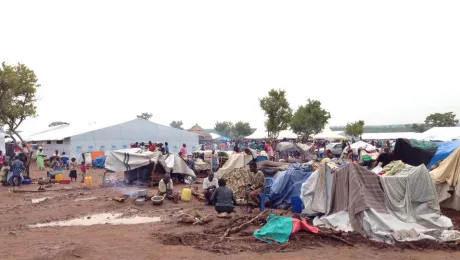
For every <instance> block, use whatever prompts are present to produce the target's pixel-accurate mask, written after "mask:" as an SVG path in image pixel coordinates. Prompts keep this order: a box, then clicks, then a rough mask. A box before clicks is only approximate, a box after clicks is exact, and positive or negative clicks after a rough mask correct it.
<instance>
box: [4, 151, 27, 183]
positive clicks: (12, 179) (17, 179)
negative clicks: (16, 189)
mask: <svg viewBox="0 0 460 260" xmlns="http://www.w3.org/2000/svg"><path fill="white" fill-rule="evenodd" d="M25 169H26V167H25V166H24V163H23V162H22V161H21V160H19V156H17V155H16V156H15V157H14V161H13V162H12V163H11V167H10V172H9V174H8V182H9V183H10V184H13V185H15V186H19V185H20V184H21V180H22V178H21V173H22V172H24V171H25Z"/></svg>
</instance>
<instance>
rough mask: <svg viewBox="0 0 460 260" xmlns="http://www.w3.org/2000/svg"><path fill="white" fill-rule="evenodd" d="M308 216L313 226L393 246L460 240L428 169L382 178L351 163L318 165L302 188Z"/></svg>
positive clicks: (406, 170) (412, 168) (406, 168)
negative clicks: (443, 207) (399, 242)
mask: <svg viewBox="0 0 460 260" xmlns="http://www.w3.org/2000/svg"><path fill="white" fill-rule="evenodd" d="M301 199H302V201H303V203H304V205H305V209H304V211H303V212H302V213H303V214H304V215H307V216H311V217H315V219H314V220H313V224H314V225H315V226H324V227H328V228H332V229H335V230H341V231H345V232H348V231H355V232H359V233H361V234H363V235H364V236H366V237H369V238H370V239H372V240H376V241H380V242H387V243H393V242H394V241H414V240H421V239H430V240H438V241H442V242H446V241H456V240H459V239H460V232H458V231H456V230H453V224H452V221H451V220H450V219H449V218H447V217H446V216H442V215H441V212H440V206H439V201H438V198H437V194H436V188H435V185H434V183H433V181H432V180H431V177H430V175H429V173H428V170H427V168H426V167H425V165H423V164H421V165H419V166H411V165H405V166H404V168H400V169H399V170H397V171H394V172H392V174H391V175H382V176H378V175H377V174H375V173H374V172H372V171H369V170H367V169H366V168H363V167H361V166H359V165H358V164H355V163H351V164H348V165H346V166H344V167H341V168H333V167H330V166H329V165H328V164H327V163H324V164H322V165H320V167H319V169H318V170H317V171H315V172H314V173H313V174H312V175H311V176H310V178H309V179H308V180H307V181H306V182H305V183H304V184H303V185H302V190H301Z"/></svg>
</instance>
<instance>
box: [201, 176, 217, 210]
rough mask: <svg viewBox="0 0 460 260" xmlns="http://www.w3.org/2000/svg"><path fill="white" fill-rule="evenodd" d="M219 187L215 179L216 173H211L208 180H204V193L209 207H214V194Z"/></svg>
mask: <svg viewBox="0 0 460 260" xmlns="http://www.w3.org/2000/svg"><path fill="white" fill-rule="evenodd" d="M217 187H219V183H218V182H217V179H216V178H214V173H213V172H210V173H209V174H208V178H205V179H204V180H203V192H204V197H205V198H206V201H207V203H208V205H212V200H211V198H212V194H213V193H214V190H215V189H216V188H217Z"/></svg>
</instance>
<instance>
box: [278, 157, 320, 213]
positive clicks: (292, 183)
mask: <svg viewBox="0 0 460 260" xmlns="http://www.w3.org/2000/svg"><path fill="white" fill-rule="evenodd" d="M310 175H311V171H307V170H306V168H304V167H302V165H301V164H293V165H292V166H291V167H290V168H289V169H288V170H287V171H283V172H278V173H277V174H276V176H275V177H274V182H273V185H272V188H271V190H270V202H271V205H272V206H274V207H276V206H278V205H279V204H281V203H282V202H283V201H286V202H288V203H290V201H291V197H295V196H300V188H301V186H302V183H304V182H305V181H306V180H307V179H308V177H310Z"/></svg>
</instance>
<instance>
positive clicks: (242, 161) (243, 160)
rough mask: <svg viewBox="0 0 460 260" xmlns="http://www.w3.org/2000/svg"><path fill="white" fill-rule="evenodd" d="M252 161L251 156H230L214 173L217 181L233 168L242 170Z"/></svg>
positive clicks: (239, 154)
mask: <svg viewBox="0 0 460 260" xmlns="http://www.w3.org/2000/svg"><path fill="white" fill-rule="evenodd" d="M252 159H253V156H252V155H247V154H245V153H237V154H232V156H230V158H229V159H228V161H227V162H226V163H225V164H224V165H223V166H222V167H221V168H220V169H219V170H218V171H217V172H216V178H218V179H219V178H220V177H222V176H223V175H224V174H226V173H227V172H230V171H231V170H233V169H235V168H242V167H244V166H246V165H247V164H248V163H249V162H250V161H251V160H252Z"/></svg>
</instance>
